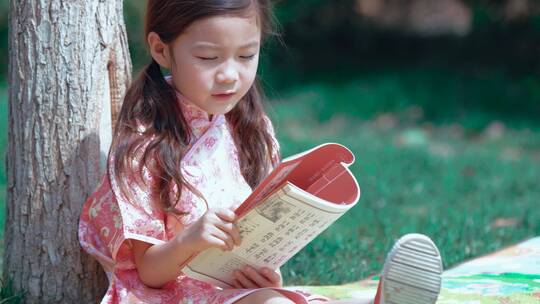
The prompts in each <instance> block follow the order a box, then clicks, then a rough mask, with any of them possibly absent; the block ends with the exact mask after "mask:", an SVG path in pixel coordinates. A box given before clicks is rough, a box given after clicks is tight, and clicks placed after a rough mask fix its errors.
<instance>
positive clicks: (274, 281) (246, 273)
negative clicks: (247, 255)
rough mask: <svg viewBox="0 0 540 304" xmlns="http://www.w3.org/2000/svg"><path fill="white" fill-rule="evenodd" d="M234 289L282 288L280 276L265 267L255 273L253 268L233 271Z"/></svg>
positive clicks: (247, 267) (248, 267)
mask: <svg viewBox="0 0 540 304" xmlns="http://www.w3.org/2000/svg"><path fill="white" fill-rule="evenodd" d="M234 279H235V280H234V281H235V284H234V287H236V288H261V287H282V286H283V280H282V278H281V274H280V273H278V272H276V271H274V270H272V269H270V268H267V267H263V268H261V269H259V271H257V270H256V269H255V268H253V267H250V266H246V267H244V269H237V270H235V271H234Z"/></svg>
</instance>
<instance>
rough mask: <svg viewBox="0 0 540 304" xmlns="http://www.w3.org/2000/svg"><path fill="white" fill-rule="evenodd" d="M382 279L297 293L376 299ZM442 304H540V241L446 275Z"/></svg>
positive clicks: (490, 257) (456, 269)
mask: <svg viewBox="0 0 540 304" xmlns="http://www.w3.org/2000/svg"><path fill="white" fill-rule="evenodd" d="M377 284H378V279H377V278H373V279H369V280H364V281H360V282H355V283H350V284H345V285H337V286H300V287H294V288H295V289H301V290H305V291H307V292H309V293H315V294H320V295H325V296H327V297H330V298H334V299H340V300H345V299H358V303H365V301H366V299H369V298H373V296H374V295H375V292H376V288H377ZM437 303H438V304H503V303H504V304H517V303H531V304H532V303H539V304H540V237H537V238H534V239H530V240H528V241H525V242H523V243H520V244H518V245H515V246H512V247H509V248H506V249H504V250H501V251H498V252H496V253H493V254H490V255H487V256H484V257H481V258H477V259H474V260H472V261H470V262H466V263H463V264H461V265H459V266H457V267H455V268H452V269H450V270H447V271H445V272H444V275H443V289H442V291H441V294H440V296H439V300H438V301H437Z"/></svg>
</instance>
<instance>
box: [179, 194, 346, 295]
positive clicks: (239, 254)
mask: <svg viewBox="0 0 540 304" xmlns="http://www.w3.org/2000/svg"><path fill="white" fill-rule="evenodd" d="M328 205H330V204H328ZM317 206H320V204H319V203H318V202H316V201H314V200H313V197H312V196H311V194H308V193H306V192H303V191H302V190H300V189H298V188H296V187H295V186H294V185H291V184H285V185H284V186H283V187H281V188H280V189H279V190H278V191H276V192H274V193H273V194H271V195H270V196H269V197H268V198H267V199H265V200H264V202H263V203H261V204H260V205H259V206H258V207H256V208H255V209H253V210H251V211H250V212H249V213H248V214H247V215H246V216H245V217H243V218H241V219H240V220H239V222H238V226H239V229H240V234H241V237H242V244H241V245H240V246H238V247H235V249H234V250H233V251H230V252H223V251H221V250H220V249H217V248H212V249H209V250H206V251H204V252H202V253H201V254H199V255H198V256H197V257H196V258H195V259H194V260H193V261H191V262H190V263H189V264H188V266H187V269H185V272H186V274H188V275H190V276H192V277H195V278H198V279H202V280H205V281H210V282H212V283H213V284H216V285H218V286H222V287H230V285H231V284H232V278H233V271H234V270H235V269H240V268H242V267H244V266H245V265H251V266H253V267H255V268H260V267H263V266H265V267H268V268H271V269H274V270H275V269H277V268H279V267H281V266H282V265H283V264H285V262H287V261H288V260H289V259H290V258H291V257H293V256H294V255H295V254H296V253H297V252H298V251H300V250H301V249H302V248H303V247H304V246H306V245H307V244H308V243H309V242H311V241H312V240H313V239H314V238H315V237H316V236H317V235H319V234H320V233H321V232H322V231H324V230H325V229H326V228H327V227H328V226H330V225H331V224H332V223H333V222H334V221H335V220H337V219H338V218H339V217H340V216H341V215H342V214H343V213H344V212H346V211H347V210H348V209H349V208H348V207H347V208H343V207H342V206H340V207H341V209H339V208H333V209H332V208H319V207H317ZM349 207H350V206H349Z"/></svg>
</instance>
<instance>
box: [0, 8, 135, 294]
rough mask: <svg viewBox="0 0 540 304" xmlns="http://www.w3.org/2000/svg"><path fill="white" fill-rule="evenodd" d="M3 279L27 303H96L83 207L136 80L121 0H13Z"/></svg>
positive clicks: (97, 282)
mask: <svg viewBox="0 0 540 304" xmlns="http://www.w3.org/2000/svg"><path fill="white" fill-rule="evenodd" d="M10 2H11V3H10V33H9V44H10V45H9V46H10V47H9V59H10V62H9V135H8V137H9V139H8V156H7V157H8V158H7V174H8V189H7V215H6V230H5V253H4V275H3V278H4V280H6V279H11V280H12V281H13V283H14V288H15V291H26V302H27V303H96V302H97V301H98V300H99V299H100V298H101V297H102V296H103V293H104V291H105V288H106V286H107V279H106V277H105V276H104V274H103V272H102V271H101V268H100V266H99V265H98V264H97V263H96V262H94V261H93V260H92V259H91V258H90V257H89V256H87V255H86V254H84V253H83V251H82V250H81V249H80V246H79V242H78V238H77V228H78V219H79V214H80V211H81V207H82V204H83V203H84V201H85V200H86V198H87V197H88V196H89V195H90V194H91V192H92V191H93V190H94V188H95V187H96V185H97V183H98V182H99V179H100V177H101V175H102V174H103V173H104V168H105V167H104V163H105V162H104V161H105V158H106V154H107V151H108V148H109V144H110V138H111V119H112V118H111V116H115V115H116V113H117V112H118V109H119V106H120V103H121V100H120V98H121V97H122V96H123V94H124V92H125V90H126V88H127V85H128V83H129V81H130V73H131V72H130V71H131V61H130V59H129V52H128V48H127V37H126V31H125V25H124V21H123V15H122V10H123V6H122V0H108V1H102V0H88V1H83V0H78V1H61V0H39V1H38V0H11V1H10Z"/></svg>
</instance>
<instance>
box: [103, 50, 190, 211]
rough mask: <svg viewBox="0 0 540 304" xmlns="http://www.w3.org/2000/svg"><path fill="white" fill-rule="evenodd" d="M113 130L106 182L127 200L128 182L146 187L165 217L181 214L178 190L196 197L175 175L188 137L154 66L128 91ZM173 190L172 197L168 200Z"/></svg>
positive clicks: (178, 174) (167, 87)
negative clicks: (110, 181) (132, 179)
mask: <svg viewBox="0 0 540 304" xmlns="http://www.w3.org/2000/svg"><path fill="white" fill-rule="evenodd" d="M115 129H116V132H115V135H114V138H113V142H112V145H111V150H110V151H109V159H110V160H111V164H108V165H109V166H111V165H112V166H114V167H113V168H112V169H113V170H108V172H109V178H111V179H114V180H116V181H118V184H119V185H120V190H121V192H122V193H121V194H122V195H124V197H125V198H127V199H132V198H133V197H134V195H133V193H132V191H131V187H130V185H129V184H128V183H127V181H128V180H129V178H130V177H135V181H136V183H137V184H138V185H141V186H142V185H143V184H144V187H145V188H146V189H149V191H150V193H151V194H152V197H153V198H154V199H156V200H157V201H158V203H159V205H160V206H161V207H162V208H163V209H164V210H165V211H166V212H173V213H179V212H177V211H176V209H175V208H174V207H175V205H176V204H177V203H178V202H179V200H180V197H181V194H182V185H185V186H186V187H187V188H188V189H190V190H191V191H193V192H194V193H195V194H197V195H200V193H199V192H198V191H197V190H196V189H194V188H193V187H192V186H191V185H189V183H187V182H186V180H185V179H184V177H183V176H182V172H181V170H179V168H180V162H181V160H182V158H183V156H184V154H185V153H186V151H187V148H188V143H189V142H190V137H191V134H190V131H189V127H188V124H187V122H186V121H185V118H184V116H183V115H182V112H181V109H180V106H179V104H178V102H177V97H176V94H175V91H174V89H173V88H172V87H171V86H170V85H169V84H168V83H167V81H166V80H165V78H164V77H163V74H162V72H161V68H160V66H159V64H158V63H157V62H156V61H155V60H152V62H151V63H150V64H148V65H147V66H146V67H145V68H144V69H143V70H142V72H141V73H140V74H139V77H137V79H136V80H135V81H134V82H133V84H132V85H131V87H130V88H129V90H128V91H127V93H126V97H125V98H124V102H123V104H122V108H121V110H120V115H119V117H118V121H117V123H116V128H115ZM144 173H146V174H148V175H149V176H150V177H148V176H146V177H145V176H144ZM171 189H174V191H173V192H174V196H173V197H170V196H169V194H170V193H171Z"/></svg>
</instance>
